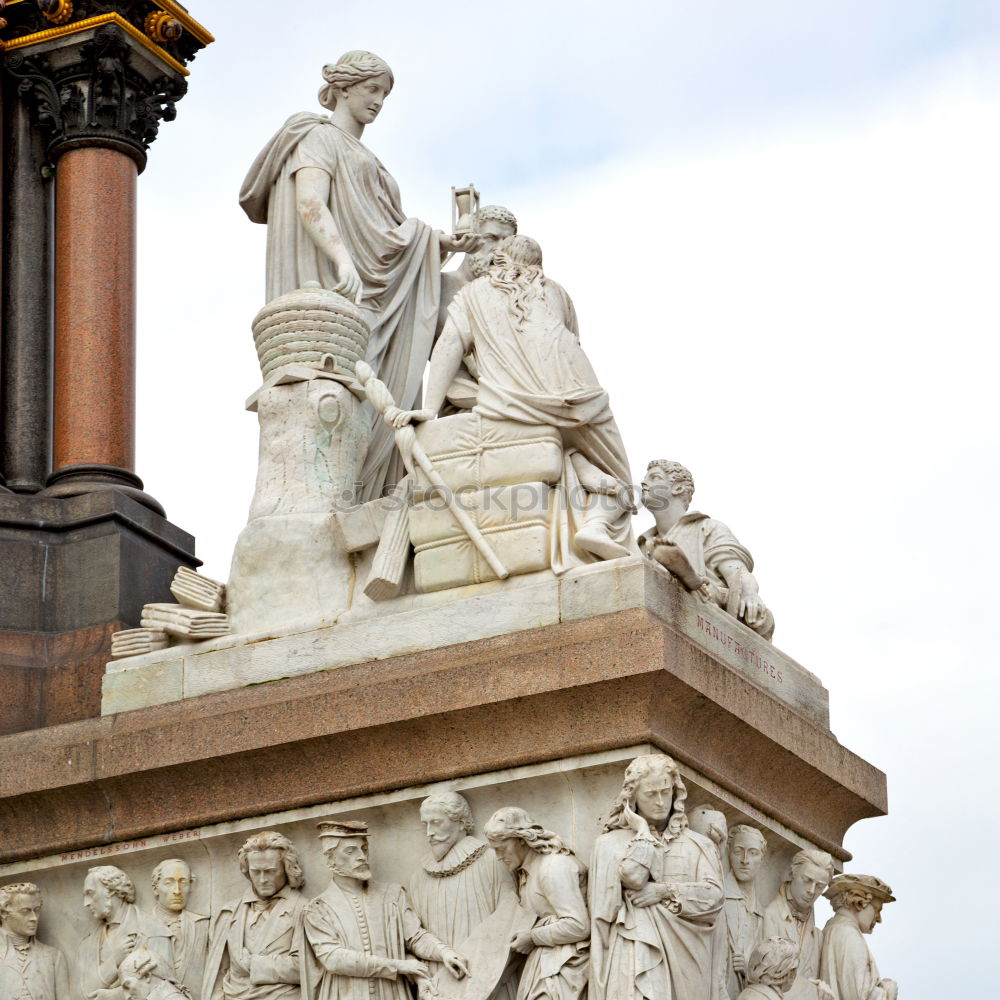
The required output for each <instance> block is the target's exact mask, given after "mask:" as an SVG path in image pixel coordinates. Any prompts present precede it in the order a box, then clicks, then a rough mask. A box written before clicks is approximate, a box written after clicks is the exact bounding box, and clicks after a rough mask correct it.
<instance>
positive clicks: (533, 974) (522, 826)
mask: <svg viewBox="0 0 1000 1000" xmlns="http://www.w3.org/2000/svg"><path fill="white" fill-rule="evenodd" d="M483 832H484V833H485V834H486V839H487V840H488V841H489V842H490V846H491V847H492V848H493V850H495V851H496V853H497V856H498V857H499V858H500V860H501V861H502V862H503V863H504V864H505V865H506V866H507V867H508V868H509V869H510V870H511V871H512V872H513V873H514V876H515V878H516V879H517V884H518V896H519V897H520V900H521V906H522V907H523V908H524V909H525V910H528V911H529V912H531V913H534V914H535V922H534V925H533V926H532V927H531V928H529V929H525V930H521V931H518V932H517V933H516V934H515V936H514V938H513V940H512V941H511V944H510V947H511V950H512V951H514V952H517V953H518V954H521V955H526V956H527V959H526V961H525V963H524V970H523V971H522V972H521V980H520V982H519V983H518V987H517V1000H583V998H584V997H586V995H587V972H588V964H589V963H588V960H587V956H588V950H589V949H588V939H589V937H590V926H589V920H588V917H587V901H586V895H585V894H586V883H587V869H586V868H585V867H584V866H583V865H582V864H581V863H580V862H579V861H578V860H577V858H576V856H575V855H574V854H573V852H572V851H571V850H570V849H569V848H568V847H567V846H566V845H565V844H564V843H563V842H562V840H561V839H560V838H559V837H558V836H557V835H556V834H555V833H553V832H552V831H551V830H546V829H545V828H544V827H542V826H539V825H538V824H537V823H536V822H535V821H534V820H533V819H532V818H531V817H530V816H529V815H528V814H527V813H526V812H525V811H524V810H523V809H518V808H517V807H515V806H507V807H505V808H503V809H498V810H497V811H496V812H495V813H494V814H493V815H492V816H491V817H490V820H489V822H488V823H487V824H486V826H485V828H484V830H483Z"/></svg>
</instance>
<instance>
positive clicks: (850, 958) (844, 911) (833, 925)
mask: <svg viewBox="0 0 1000 1000" xmlns="http://www.w3.org/2000/svg"><path fill="white" fill-rule="evenodd" d="M823 895H824V896H826V898H827V899H829V900H830V905H831V906H832V907H833V911H834V914H833V917H832V918H831V919H830V920H829V921H828V923H827V925H826V926H825V927H824V928H823V950H822V954H821V956H820V963H819V969H820V977H821V978H822V979H823V980H824V982H826V983H828V984H829V986H830V989H831V991H832V994H833V998H834V1000H896V998H897V997H898V996H899V987H898V986H897V985H896V983H895V981H894V980H892V979H883V978H882V977H881V976H880V975H879V971H878V966H877V965H876V964H875V959H874V958H873V957H872V953H871V951H870V949H869V948H868V944H867V942H866V941H865V938H864V936H865V935H866V934H871V932H872V931H873V930H874V929H875V925H876V924H880V923H881V922H882V907H883V906H884V905H885V904H886V903H894V902H895V901H896V897H895V896H893V894H892V889H890V888H889V886H888V885H886V883H885V882H883V881H882V880H881V879H879V878H875V876H874V875H838V876H837V877H836V878H835V879H834V880H833V881H832V882H831V883H830V886H829V888H828V889H827V890H826V892H825V893H824V894H823Z"/></svg>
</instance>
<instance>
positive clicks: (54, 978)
mask: <svg viewBox="0 0 1000 1000" xmlns="http://www.w3.org/2000/svg"><path fill="white" fill-rule="evenodd" d="M41 911H42V894H41V891H40V890H39V888H38V886H37V885H34V884H33V883H31V882H15V883H13V884H12V885H5V886H0V997H3V998H4V1000H70V991H69V970H68V967H67V965H66V959H65V958H64V957H63V954H62V952H61V951H59V949H58V948H53V947H52V946H51V945H47V944H42V942H41V941H39V940H38V938H36V937H35V934H36V932H37V931H38V919H39V915H40V914H41Z"/></svg>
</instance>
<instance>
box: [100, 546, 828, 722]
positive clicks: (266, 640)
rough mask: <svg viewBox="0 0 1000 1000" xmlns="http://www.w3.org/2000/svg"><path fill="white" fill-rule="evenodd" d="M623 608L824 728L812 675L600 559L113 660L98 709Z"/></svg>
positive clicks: (673, 587)
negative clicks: (554, 571) (558, 571)
mask: <svg viewBox="0 0 1000 1000" xmlns="http://www.w3.org/2000/svg"><path fill="white" fill-rule="evenodd" d="M625 610H636V611H642V612H643V613H644V614H647V615H649V616H651V619H650V620H651V621H653V622H655V623H657V625H658V626H659V627H660V628H662V629H663V630H664V631H663V635H664V642H665V643H668V644H670V645H671V646H672V647H675V648H677V649H679V650H687V649H689V648H698V649H701V650H702V651H704V652H706V653H708V654H710V655H711V656H713V657H715V658H717V659H718V660H719V662H720V663H722V664H724V665H725V666H726V667H728V668H729V669H731V670H734V671H736V672H737V673H738V674H739V675H741V676H742V677H745V678H747V679H748V680H750V681H751V682H752V683H754V684H755V685H757V686H759V687H760V688H762V689H764V690H765V691H767V692H768V693H769V694H770V695H772V696H773V697H775V698H777V699H779V700H780V701H782V702H784V703H786V704H788V705H790V706H791V707H792V708H794V709H795V710H796V711H797V712H800V713H801V714H803V715H804V716H805V717H807V718H809V719H810V720H812V721H813V722H816V723H818V724H819V725H821V726H828V725H829V695H828V692H827V690H826V688H824V687H823V685H822V683H821V682H820V681H819V679H818V678H817V677H816V676H815V675H814V674H811V673H810V672H809V671H808V670H806V669H805V668H804V667H802V666H801V665H800V664H798V663H796V662H795V660H793V659H792V658H791V657H790V656H787V655H786V654H784V653H782V652H781V651H780V650H779V649H777V648H776V647H775V646H773V645H772V644H771V643H769V642H767V641H766V640H765V639H762V638H761V637H760V636H759V635H757V633H756V632H753V631H752V630H751V629H748V628H747V627H746V626H744V625H742V624H741V623H740V622H738V621H736V620H735V619H733V618H731V617H730V616H729V615H727V614H725V613H724V612H723V611H721V610H720V609H718V608H717V607H715V606H713V605H706V604H703V603H701V602H700V601H698V600H697V599H696V598H694V597H692V596H691V595H690V594H689V593H688V592H687V591H685V590H684V589H683V587H681V586H680V584H678V583H677V582H676V580H674V579H673V578H672V577H671V576H670V575H669V574H668V573H667V572H666V571H665V570H662V569H660V568H659V567H658V566H654V565H652V564H650V563H649V562H646V561H645V560H643V559H641V558H639V557H631V558H627V559H617V560H614V561H612V562H601V563H594V564H592V565H590V566H584V567H581V568H579V569H575V570H571V571H570V572H568V573H566V574H564V575H563V576H561V577H556V576H554V575H553V574H552V573H551V572H549V571H548V570H546V571H544V572H539V573H534V574H530V575H527V576H521V577H517V578H511V579H510V580H506V581H502V582H501V581H493V582H488V583H482V584H476V585H473V586H467V587H461V588H458V589H454V590H446V591H439V592H437V593H429V594H416V595H407V596H404V597H399V598H395V599H392V600H388V601H383V602H379V603H378V604H374V603H369V604H367V605H361V606H356V607H354V608H352V610H351V611H349V612H346V613H344V614H341V615H339V616H336V615H332V616H331V618H330V619H328V620H327V621H326V622H321V623H319V624H316V625H313V626H306V625H300V626H298V627H288V626H286V627H285V628H283V629H280V630H275V631H271V632H255V633H253V634H250V635H241V636H227V637H225V638H222V639H216V640H210V641H208V642H202V643H197V644H194V645H189V646H184V647H171V648H169V649H166V650H162V651H159V652H156V653H148V654H145V655H143V656H136V657H131V658H129V659H126V660H117V661H113V662H111V663H109V664H108V673H107V676H106V678H105V681H104V701H103V707H102V711H103V712H104V713H105V714H113V713H115V712H121V711H129V710H131V709H135V708H142V707H145V706H149V705H156V704H161V703H163V702H164V701H173V700H176V699H179V698H189V697H194V696H197V695H202V694H208V693H210V692H213V691H225V690H232V689H234V688H239V687H243V686H246V685H249V684H260V683H264V682H266V681H272V680H276V679H278V678H282V677H289V676H296V675H300V674H308V673H314V672H317V671H323V670H333V669H338V668H342V667H345V666H348V665H351V664H356V663H362V662H364V661H366V660H371V659H384V658H388V657H393V656H402V655H408V654H411V653H416V652H419V651H420V650H443V649H445V648H446V647H449V646H451V645H454V644H456V643H465V642H469V641H475V640H480V639H488V638H492V637H494V636H503V635H509V634H514V633H519V632H525V631H533V630H536V629H543V628H546V627H551V626H554V625H558V624H559V623H562V622H570V621H580V620H584V619H588V618H594V617H597V616H601V615H610V614H614V613H617V612H621V611H625ZM167 677H169V682H167V683H164V679H165V678H167Z"/></svg>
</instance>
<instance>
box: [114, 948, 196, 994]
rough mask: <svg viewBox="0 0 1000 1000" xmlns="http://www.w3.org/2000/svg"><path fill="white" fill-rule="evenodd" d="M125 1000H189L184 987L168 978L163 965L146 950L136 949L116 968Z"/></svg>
mask: <svg viewBox="0 0 1000 1000" xmlns="http://www.w3.org/2000/svg"><path fill="white" fill-rule="evenodd" d="M118 974H119V976H120V978H121V981H122V992H123V994H124V996H125V997H126V998H127V1000H191V993H190V992H189V991H188V989H187V987H186V986H181V985H180V984H178V983H177V982H176V980H174V979H172V978H170V977H169V974H168V972H167V970H166V969H164V968H163V963H162V962H161V961H160V959H158V958H157V957H156V956H155V955H154V954H153V953H152V952H151V951H149V950H147V949H146V948H138V949H136V950H135V951H133V952H132V954H131V955H129V956H128V958H126V959H125V961H124V962H122V964H121V965H120V966H119V968H118Z"/></svg>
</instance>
